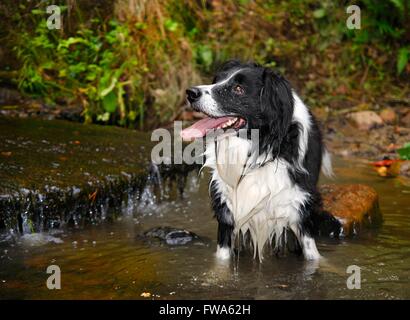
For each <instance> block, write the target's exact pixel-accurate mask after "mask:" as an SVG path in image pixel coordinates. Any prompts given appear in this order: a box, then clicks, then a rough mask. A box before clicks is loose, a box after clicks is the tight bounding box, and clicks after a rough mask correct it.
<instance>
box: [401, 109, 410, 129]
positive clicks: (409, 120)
mask: <svg viewBox="0 0 410 320" xmlns="http://www.w3.org/2000/svg"><path fill="white" fill-rule="evenodd" d="M400 123H401V124H402V125H404V126H405V127H407V128H410V112H407V113H406V114H405V115H404V116H403V117H402V118H401V119H400Z"/></svg>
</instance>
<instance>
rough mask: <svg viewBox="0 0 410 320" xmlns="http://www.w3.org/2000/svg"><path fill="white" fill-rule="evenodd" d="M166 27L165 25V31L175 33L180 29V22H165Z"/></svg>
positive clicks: (168, 20)
mask: <svg viewBox="0 0 410 320" xmlns="http://www.w3.org/2000/svg"><path fill="white" fill-rule="evenodd" d="M164 25H165V29H167V30H168V31H171V32H175V31H177V29H178V22H176V21H174V20H171V19H167V20H165V23H164Z"/></svg>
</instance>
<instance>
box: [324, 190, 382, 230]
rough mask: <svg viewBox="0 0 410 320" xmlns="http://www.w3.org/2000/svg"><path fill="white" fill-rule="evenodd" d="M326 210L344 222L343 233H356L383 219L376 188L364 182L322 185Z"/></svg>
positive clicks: (375, 224)
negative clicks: (363, 183)
mask: <svg viewBox="0 0 410 320" xmlns="http://www.w3.org/2000/svg"><path fill="white" fill-rule="evenodd" d="M320 192H321V194H322V199H323V207H324V210H325V211H327V212H330V213H331V214H332V215H333V216H334V217H335V218H336V219H337V220H339V221H340V222H341V224H342V228H343V230H342V232H341V234H342V235H346V236H350V235H356V234H358V233H359V232H360V230H362V229H363V228H370V227H374V226H377V225H379V224H380V223H381V221H382V216H381V212H380V209H379V202H378V195H377V192H376V190H374V189H373V188H372V187H370V186H366V185H362V184H347V185H334V184H331V185H322V186H321V187H320Z"/></svg>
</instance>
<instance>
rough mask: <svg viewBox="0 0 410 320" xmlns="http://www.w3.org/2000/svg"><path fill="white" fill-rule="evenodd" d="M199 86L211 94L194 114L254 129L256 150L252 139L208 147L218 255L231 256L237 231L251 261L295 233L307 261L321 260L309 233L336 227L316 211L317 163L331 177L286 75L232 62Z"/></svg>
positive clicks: (317, 135) (315, 131) (280, 247)
mask: <svg viewBox="0 0 410 320" xmlns="http://www.w3.org/2000/svg"><path fill="white" fill-rule="evenodd" d="M238 84H239V85H241V86H243V87H244V88H245V94H244V95H242V96H235V94H234V93H232V87H233V86H236V85H238ZM200 87H201V88H202V90H205V93H207V94H208V95H209V96H207V97H206V99H207V100H206V101H205V100H203V101H202V102H201V101H200V103H198V104H197V105H193V107H194V109H197V110H199V111H202V112H205V113H207V114H211V113H212V112H213V113H215V114H216V116H221V115H234V116H240V117H242V118H244V119H246V128H245V129H246V130H248V129H258V130H259V146H258V149H257V150H255V148H254V146H253V145H252V143H251V142H250V140H247V139H242V138H239V137H237V136H235V135H227V136H226V137H224V138H222V139H219V140H218V141H215V142H213V143H210V144H209V145H207V149H206V163H205V166H207V167H210V168H211V169H212V172H213V173H212V179H211V183H210V194H211V198H212V208H213V210H214V212H215V217H216V219H217V221H218V239H217V241H218V251H217V254H218V256H219V257H220V258H223V259H226V258H229V257H230V255H231V252H232V249H233V247H234V241H235V239H238V237H240V235H241V234H242V235H247V236H249V238H250V240H251V244H252V247H253V249H254V255H255V257H256V256H258V257H259V259H260V260H262V257H263V250H264V248H265V246H266V245H268V244H272V243H273V244H274V248H275V250H276V251H277V252H281V251H284V250H285V249H286V247H287V246H288V242H289V241H287V239H289V235H293V236H294V238H295V239H296V248H298V247H299V248H301V249H302V250H301V251H302V252H303V254H304V257H305V258H306V259H307V260H317V259H319V257H320V255H319V252H318V251H317V249H316V245H315V241H314V239H313V236H314V235H316V234H318V231H319V226H320V225H321V224H323V223H326V222H329V225H330V226H331V228H333V229H334V228H336V229H337V228H338V224H337V221H334V219H332V218H331V217H330V216H329V215H325V214H323V213H322V212H321V198H320V194H319V192H318V191H317V188H316V185H317V182H318V178H319V172H320V169H321V166H322V159H325V168H322V170H323V171H324V172H325V173H327V174H329V175H330V174H331V164H330V158H329V155H328V153H327V152H326V150H325V148H324V145H323V142H322V136H321V132H320V130H319V127H318V125H317V122H316V120H315V118H314V117H313V115H312V114H311V113H310V111H309V110H308V109H307V107H306V106H305V104H304V103H303V102H302V101H301V100H300V98H299V97H298V96H297V94H296V93H295V92H294V90H293V89H292V88H291V85H290V84H289V82H288V81H287V80H286V79H285V78H283V77H282V76H281V75H280V74H278V73H276V72H274V71H272V70H271V69H269V68H265V67H262V66H260V65H257V64H255V63H241V62H239V61H229V62H228V63H226V64H225V65H224V66H223V67H222V68H221V69H220V70H219V72H218V73H217V75H216V77H215V79H214V82H213V84H212V85H209V86H199V87H198V88H200ZM211 115H212V114H211ZM232 152H236V153H237V156H238V157H239V159H242V161H239V162H238V163H236V164H233V165H219V164H218V157H223V156H225V155H226V154H228V153H232ZM333 229H332V230H333ZM294 247H295V246H294Z"/></svg>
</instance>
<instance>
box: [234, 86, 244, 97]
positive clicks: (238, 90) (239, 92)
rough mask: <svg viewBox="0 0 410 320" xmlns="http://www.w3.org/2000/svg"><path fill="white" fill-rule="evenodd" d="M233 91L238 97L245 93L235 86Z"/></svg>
mask: <svg viewBox="0 0 410 320" xmlns="http://www.w3.org/2000/svg"><path fill="white" fill-rule="evenodd" d="M233 91H234V92H235V93H236V94H238V95H243V94H244V93H245V91H244V90H243V88H242V87H241V86H239V85H237V86H235V87H234V88H233Z"/></svg>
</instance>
